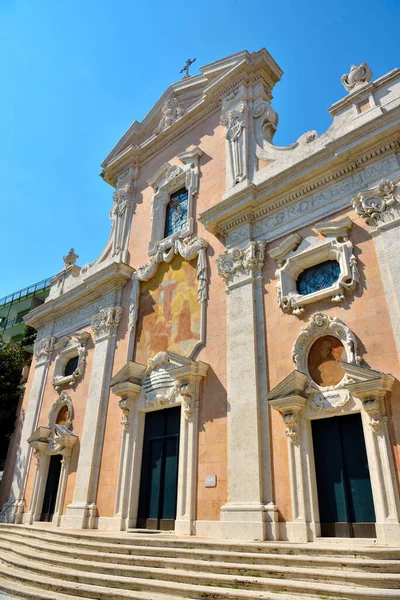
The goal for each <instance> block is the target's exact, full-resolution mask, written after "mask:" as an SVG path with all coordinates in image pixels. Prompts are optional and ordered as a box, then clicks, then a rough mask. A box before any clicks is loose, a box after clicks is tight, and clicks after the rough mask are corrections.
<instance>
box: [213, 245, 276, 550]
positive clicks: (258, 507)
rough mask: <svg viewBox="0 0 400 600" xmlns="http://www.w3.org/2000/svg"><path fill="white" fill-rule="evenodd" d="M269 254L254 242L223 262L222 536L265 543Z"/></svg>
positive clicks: (219, 265)
mask: <svg viewBox="0 0 400 600" xmlns="http://www.w3.org/2000/svg"><path fill="white" fill-rule="evenodd" d="M264 255H265V242H262V241H259V242H248V244H247V245H246V246H244V247H241V248H231V249H230V250H227V251H226V252H225V253H224V254H222V255H221V256H220V257H219V258H218V260H217V269H218V273H219V274H220V275H221V277H223V278H224V279H225V281H226V292H227V332H228V333H227V364H228V382H227V391H228V415H227V419H228V502H227V504H225V505H224V506H223V507H222V508H221V520H222V523H221V526H222V534H223V536H224V537H227V538H241V539H249V540H254V539H261V540H263V539H265V538H266V536H267V523H266V520H267V518H268V516H267V513H266V507H265V500H267V502H268V503H270V502H271V500H272V499H271V498H268V499H265V498H264V481H263V464H262V463H263V461H262V458H261V456H262V454H263V439H262V438H263V435H264V436H265V435H266V436H267V437H268V433H267V432H264V431H262V427H261V398H260V392H259V389H260V388H259V385H260V381H259V335H260V334H259V333H258V331H257V330H258V329H259V328H260V327H261V330H262V331H264V327H263V323H260V315H257V312H260V314H261V308H262V307H261V306H260V303H259V300H258V286H259V284H260V283H261V277H262V276H261V269H262V266H263V264H264ZM269 470H270V468H269V465H267V466H266V471H269ZM270 508H271V506H269V508H268V510H269V509H270ZM272 512H273V511H272Z"/></svg>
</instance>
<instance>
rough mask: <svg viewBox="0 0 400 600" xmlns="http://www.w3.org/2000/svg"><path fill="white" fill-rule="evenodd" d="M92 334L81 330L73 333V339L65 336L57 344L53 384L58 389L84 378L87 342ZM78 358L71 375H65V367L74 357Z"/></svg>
mask: <svg viewBox="0 0 400 600" xmlns="http://www.w3.org/2000/svg"><path fill="white" fill-rule="evenodd" d="M89 339H90V334H89V333H88V332H87V331H81V332H77V333H75V334H73V339H71V338H70V337H69V336H64V337H63V338H62V339H61V340H60V341H59V342H58V343H57V344H56V345H55V349H56V351H57V352H58V355H57V358H56V361H55V365H54V375H53V379H52V382H51V383H52V385H53V386H54V388H55V389H56V390H59V389H60V388H61V387H62V386H65V385H66V386H70V387H72V386H74V385H75V384H76V383H77V382H78V381H79V380H80V379H82V377H83V374H84V372H85V367H86V357H87V343H88V341H89ZM75 357H76V358H77V364H76V367H75V370H74V372H73V373H72V374H71V375H65V367H66V366H67V363H68V361H69V360H71V359H72V358H75Z"/></svg>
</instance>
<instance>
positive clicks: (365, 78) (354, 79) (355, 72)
mask: <svg viewBox="0 0 400 600" xmlns="http://www.w3.org/2000/svg"><path fill="white" fill-rule="evenodd" d="M371 79H372V71H371V69H370V68H369V66H368V65H367V63H361V65H360V66H359V67H357V65H351V67H350V72H349V73H347V74H346V75H342V83H343V85H344V87H345V88H346V90H347V91H348V92H352V91H353V90H355V89H357V88H359V87H362V86H363V85H365V84H366V83H368V82H369V81H371Z"/></svg>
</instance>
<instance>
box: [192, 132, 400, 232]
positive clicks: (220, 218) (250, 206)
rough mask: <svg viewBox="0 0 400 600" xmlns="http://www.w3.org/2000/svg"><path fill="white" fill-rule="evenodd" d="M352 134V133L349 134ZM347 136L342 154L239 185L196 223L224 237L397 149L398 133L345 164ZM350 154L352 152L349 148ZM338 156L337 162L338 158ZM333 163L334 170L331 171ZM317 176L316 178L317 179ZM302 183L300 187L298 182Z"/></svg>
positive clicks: (321, 156)
mask: <svg viewBox="0 0 400 600" xmlns="http://www.w3.org/2000/svg"><path fill="white" fill-rule="evenodd" d="M352 133H353V132H352ZM347 137H348V136H344V137H343V138H342V152H341V153H339V152H332V150H331V148H325V149H324V150H323V151H321V152H319V153H317V154H316V155H312V156H310V157H309V158H308V159H306V160H304V161H302V162H301V163H299V164H298V165H294V166H291V167H290V168H289V169H288V170H290V177H288V170H285V171H282V172H280V173H278V174H276V175H274V176H273V177H271V178H269V179H266V180H265V181H263V182H260V183H259V184H257V185H256V184H255V183H250V184H248V185H245V186H241V185H240V184H239V185H238V186H237V191H236V190H235V188H233V190H234V192H233V193H230V194H229V195H228V196H227V197H225V199H223V200H222V201H221V202H219V203H218V204H216V205H214V206H213V207H211V208H210V209H208V210H206V211H204V212H203V213H201V215H200V216H199V221H200V222H202V223H203V225H204V226H205V227H206V229H208V231H210V232H211V233H214V234H216V235H218V234H220V235H222V236H224V237H226V235H227V234H228V232H229V231H230V230H231V229H234V228H236V227H238V226H239V225H241V224H243V223H247V222H251V221H256V220H258V219H260V218H261V217H263V216H266V215H267V214H269V213H272V212H274V211H276V210H279V209H280V208H282V207H283V206H285V205H286V204H289V203H291V202H293V201H294V200H297V199H299V198H301V197H302V196H306V195H307V194H310V193H311V192H313V191H315V190H317V189H318V188H322V187H323V186H326V185H328V184H330V183H333V182H335V181H339V180H341V179H343V178H344V177H345V176H346V175H349V174H351V173H353V172H357V171H359V170H361V169H362V168H363V167H364V165H366V164H367V163H368V162H370V161H373V160H374V159H376V158H378V157H379V156H383V155H385V154H387V153H390V152H391V153H393V152H395V151H397V150H398V149H399V148H400V142H399V135H398V133H392V134H391V136H390V137H391V139H390V138H389V139H388V140H387V141H386V143H382V142H381V144H380V145H379V146H375V147H374V148H369V149H368V150H367V151H365V153H362V154H361V153H360V154H359V157H358V158H357V159H355V160H354V159H353V160H352V161H351V162H348V160H346V158H347V156H346V152H345V145H346V139H345V138H347ZM351 151H352V148H351ZM339 154H340V160H338V155H339ZM332 163H334V166H335V170H334V171H333V170H332V167H333V165H332ZM316 173H318V175H319V177H318V179H316ZM300 179H302V180H303V181H302V184H301V186H300V185H299V180H300Z"/></svg>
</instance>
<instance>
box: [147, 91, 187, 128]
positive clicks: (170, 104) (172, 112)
mask: <svg viewBox="0 0 400 600" xmlns="http://www.w3.org/2000/svg"><path fill="white" fill-rule="evenodd" d="M184 112H185V111H184V109H183V108H181V107H180V106H179V103H178V100H177V99H176V98H174V97H172V98H169V99H168V100H167V101H166V102H165V103H164V104H163V107H162V109H161V119H160V122H159V123H158V125H157V127H156V128H155V130H154V135H158V134H159V133H161V131H163V130H164V129H166V128H167V127H169V126H170V125H172V123H175V121H176V120H177V119H178V118H179V117H181V116H182V115H183V114H184Z"/></svg>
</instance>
